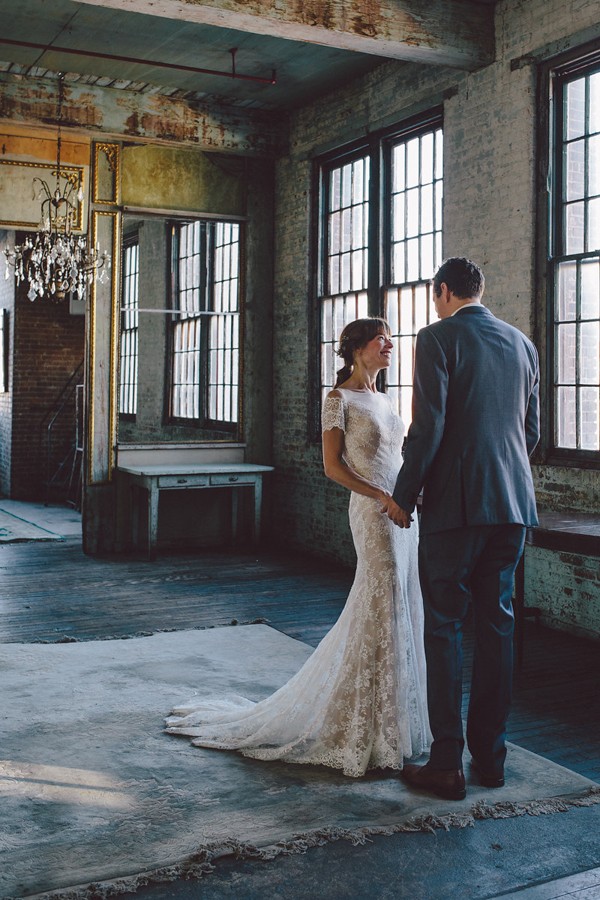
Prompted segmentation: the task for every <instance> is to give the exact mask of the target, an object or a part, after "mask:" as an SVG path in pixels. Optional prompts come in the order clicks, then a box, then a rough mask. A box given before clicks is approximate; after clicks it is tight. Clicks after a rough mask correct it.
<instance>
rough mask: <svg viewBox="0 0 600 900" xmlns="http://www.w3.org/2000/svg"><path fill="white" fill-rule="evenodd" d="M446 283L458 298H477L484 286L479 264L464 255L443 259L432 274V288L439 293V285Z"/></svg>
mask: <svg viewBox="0 0 600 900" xmlns="http://www.w3.org/2000/svg"><path fill="white" fill-rule="evenodd" d="M443 283H445V284H447V285H448V290H450V291H452V293H453V294H454V295H455V296H456V297H458V298H459V299H460V300H468V299H469V298H471V297H476V298H479V297H481V295H482V294H483V289H484V287H485V277H484V274H483V272H482V271H481V269H480V268H479V266H477V265H475V263H474V262H472V260H470V259H466V257H464V256H451V257H449V259H445V260H444V262H443V263H442V265H441V266H440V267H439V269H438V270H437V272H436V273H435V275H434V276H433V290H434V292H435V295H436V296H439V294H440V285H441V284H443Z"/></svg>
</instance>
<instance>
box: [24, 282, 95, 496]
mask: <svg viewBox="0 0 600 900" xmlns="http://www.w3.org/2000/svg"><path fill="white" fill-rule="evenodd" d="M23 288H24V286H23V285H21V286H20V288H19V290H18V292H17V301H16V305H15V316H14V318H15V325H14V344H13V347H14V349H13V366H14V376H13V411H12V412H13V415H12V478H11V490H10V496H11V497H13V498H14V499H17V500H44V499H45V497H46V492H45V485H44V482H45V479H46V447H47V443H46V435H47V428H46V425H47V422H48V418H47V414H48V412H49V410H51V409H52V408H53V407H54V404H55V402H56V400H57V398H58V397H59V395H60V393H61V391H62V389H63V387H64V386H65V384H66V383H67V381H68V379H69V377H70V376H71V374H72V373H73V372H74V370H75V369H76V368H77V366H78V365H79V363H80V362H81V361H82V359H83V353H84V339H85V337H84V316H75V315H70V313H69V302H68V300H64V301H62V302H56V303H54V302H51V301H47V300H35V301H34V302H31V301H30V300H28V299H27V296H26V292H27V289H26V288H25V289H23ZM73 426H74V404H71V405H69V406H68V407H67V408H66V409H65V411H64V414H63V415H61V416H60V417H59V419H57V423H56V427H55V428H54V429H53V436H52V443H51V467H50V471H51V473H52V472H53V471H54V469H55V468H56V466H57V465H58V463H59V462H60V460H61V459H63V458H64V456H65V453H66V452H67V450H68V447H69V445H70V442H71V438H72V433H73Z"/></svg>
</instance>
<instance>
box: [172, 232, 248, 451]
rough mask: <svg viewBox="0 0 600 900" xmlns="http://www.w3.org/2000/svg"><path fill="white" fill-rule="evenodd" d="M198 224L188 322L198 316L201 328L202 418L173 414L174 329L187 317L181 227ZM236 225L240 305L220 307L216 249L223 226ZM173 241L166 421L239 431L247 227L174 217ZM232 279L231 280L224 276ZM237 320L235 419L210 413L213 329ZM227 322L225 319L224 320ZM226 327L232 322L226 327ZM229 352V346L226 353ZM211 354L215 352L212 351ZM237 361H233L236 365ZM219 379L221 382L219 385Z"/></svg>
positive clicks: (232, 407)
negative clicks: (182, 308)
mask: <svg viewBox="0 0 600 900" xmlns="http://www.w3.org/2000/svg"><path fill="white" fill-rule="evenodd" d="M194 224H197V225H198V227H199V231H200V235H201V237H200V245H199V254H198V255H199V257H200V259H199V283H198V285H197V291H198V298H199V299H198V306H197V310H195V311H196V312H197V316H192V315H190V316H186V317H185V318H186V320H187V321H190V320H197V327H198V329H199V348H198V373H199V378H198V382H197V384H196V387H197V398H196V400H197V403H198V416H197V417H192V416H181V415H176V414H174V412H173V389H174V375H173V372H174V354H175V330H176V327H177V324H178V323H181V321H182V319H181V316H180V314H179V296H180V286H179V246H180V238H181V230H182V228H183V227H186V226H190V225H194ZM219 225H221V226H224V227H227V226H232V227H234V228H236V229H237V242H235V243H236V244H237V274H236V277H235V279H229V280H230V281H235V282H236V285H237V290H236V308H235V309H231V308H230V309H225V310H224V309H216V308H215V297H216V285H217V284H218V282H219V279H218V278H217V276H216V265H217V262H216V260H217V252H216V240H217V238H216V234H217V229H218V226H219ZM167 229H168V239H169V241H170V254H169V258H170V279H169V305H170V308H171V310H173V313H172V314H171V316H170V317H169V331H168V354H167V359H168V365H167V379H166V397H165V407H166V415H165V418H166V421H167V423H168V424H171V425H183V426H185V427H191V428H204V429H207V428H208V429H215V430H218V431H225V432H231V433H232V434H235V433H236V432H237V430H238V429H239V427H240V424H241V405H242V369H243V366H242V305H243V295H244V289H243V272H244V264H243V258H244V257H243V254H244V229H243V223H242V222H240V221H239V220H235V219H226V220H225V219H223V220H221V219H215V218H200V217H194V218H190V219H172V220H169V222H168V223H167ZM224 280H225V281H227V280H228V279H224ZM232 317H233V318H235V320H236V322H237V324H235V325H232V326H231V329H230V336H231V337H232V341H233V340H235V343H233V344H232V346H231V347H230V348H229V349H230V350H231V351H232V354H233V355H235V358H236V363H235V366H234V368H236V371H237V381H235V382H233V381H230V382H229V389H230V391H232V392H233V393H235V403H233V402H230V403H229V410H230V412H231V411H233V410H235V417H234V418H232V419H221V418H218V417H217V418H215V417H212V416H211V415H210V410H211V399H210V392H211V388H214V387H215V383H214V381H213V380H211V365H212V359H213V357H214V355H215V352H216V350H217V349H218V348H215V347H214V346H213V341H212V338H211V332H212V331H213V326H214V325H215V324H216V326H217V331H220V330H221V329H220V328H219V324H220V323H219V320H226V321H227V322H230V321H231V319H232ZM221 324H222V323H221ZM225 327H227V326H225ZM225 352H227V350H226V351H225ZM211 354H212V355H211ZM231 364H233V363H231ZM219 385H220V382H219V383H218V384H217V385H216V386H217V387H219Z"/></svg>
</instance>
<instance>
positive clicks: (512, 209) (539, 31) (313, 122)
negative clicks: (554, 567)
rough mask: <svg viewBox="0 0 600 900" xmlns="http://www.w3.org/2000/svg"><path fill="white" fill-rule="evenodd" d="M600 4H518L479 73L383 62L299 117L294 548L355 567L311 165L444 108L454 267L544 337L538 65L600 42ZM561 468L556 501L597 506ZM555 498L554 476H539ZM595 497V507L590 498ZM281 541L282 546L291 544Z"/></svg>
mask: <svg viewBox="0 0 600 900" xmlns="http://www.w3.org/2000/svg"><path fill="white" fill-rule="evenodd" d="M597 18H598V17H597V4H596V3H595V2H577V3H570V4H564V3H561V2H558V0H556V2H555V0H552V2H546V0H527V2H522V0H506V2H499V3H498V5H497V12H496V61H495V62H494V63H493V64H492V65H491V66H488V67H487V68H485V69H483V70H481V71H479V72H475V73H471V74H469V73H462V72H457V71H455V70H450V69H439V68H432V67H427V66H417V65H413V64H407V63H394V62H390V63H385V64H384V65H382V66H381V67H379V68H378V69H376V70H375V71H374V72H371V73H369V74H368V75H366V76H365V77H362V78H360V79H358V80H356V81H354V82H353V83H351V84H349V85H347V86H345V87H344V88H342V89H340V90H337V91H335V92H333V93H332V94H330V95H328V96H326V97H324V98H321V99H320V100H319V101H317V102H315V103H313V104H311V105H310V106H309V107H306V108H304V109H301V110H298V111H296V112H295V113H294V114H293V116H292V120H291V131H290V143H289V147H290V152H289V155H288V156H287V157H286V158H285V159H282V160H280V161H279V163H278V168H277V183H276V209H277V210H278V214H277V221H276V228H275V234H276V246H275V250H276V270H275V307H274V308H275V321H274V328H275V342H274V392H275V393H274V463H275V466H276V478H275V502H274V515H273V535H274V539H275V540H279V541H281V542H283V543H285V544H286V545H289V546H296V547H299V548H303V549H306V550H309V551H311V552H314V553H318V554H320V555H324V556H327V557H331V558H335V559H338V560H344V561H347V562H352V560H353V549H352V543H351V539H350V535H349V529H348V523H347V503H348V495H347V492H345V491H343V490H342V489H340V488H337V487H336V486H335V485H333V484H331V483H329V482H328V481H327V480H326V479H325V477H324V475H323V474H322V468H321V458H320V448H319V446H318V445H315V444H312V443H311V442H310V441H309V439H308V429H307V422H308V415H309V409H308V396H309V390H308V385H309V382H310V379H311V377H313V373H311V372H309V359H310V358H311V356H312V355H313V351H314V347H313V345H312V344H313V337H312V335H311V334H310V316H309V309H310V303H311V297H310V279H309V275H310V272H309V261H308V259H309V222H310V179H311V157H312V156H314V155H317V154H319V153H322V152H324V151H326V150H328V149H331V148H333V147H336V146H341V145H343V144H344V143H347V142H349V141H351V140H354V139H357V138H359V137H361V136H362V135H364V134H365V133H368V132H369V131H373V130H376V129H379V128H381V127H384V126H386V125H389V124H392V123H396V122H397V123H400V122H402V121H403V120H405V119H407V118H409V117H410V116H412V115H414V114H416V113H418V112H421V111H426V110H427V109H430V108H432V107H434V106H437V105H440V104H443V107H444V145H445V167H444V190H445V200H444V204H445V205H444V215H445V225H444V255H445V256H450V255H467V256H471V257H472V258H473V259H475V260H476V261H477V262H479V263H480V264H481V265H482V266H483V268H484V270H485V273H486V279H487V289H486V297H485V302H486V303H487V305H488V306H489V307H490V308H491V309H492V311H493V312H494V313H495V314H497V315H499V316H500V317H502V318H504V319H506V320H507V321H509V322H511V323H513V324H515V325H516V326H518V327H519V328H521V329H522V330H523V331H525V332H526V333H527V334H528V335H530V336H533V335H534V325H535V300H534V296H535V204H536V198H535V184H534V179H535V128H536V109H535V67H534V66H533V65H531V64H530V63H528V62H527V61H526V60H521V61H520V62H519V63H518V64H516V65H514V66H512V67H511V60H513V59H516V58H521V57H524V56H527V55H529V54H533V53H537V54H538V58H544V57H546V58H550V57H551V56H552V55H555V54H556V53H558V52H560V51H562V50H565V49H568V48H569V47H571V46H577V45H578V44H580V43H583V42H584V41H585V40H589V39H590V37H591V36H592V34H593V33H596V34H597V32H598V22H597ZM581 477H582V472H581V471H579V470H577V469H569V470H567V469H563V470H561V472H560V475H559V478H558V480H557V482H556V484H558V485H559V487H558V488H557V493H556V497H555V500H556V502H560V503H562V504H565V505H566V506H568V507H569V508H588V507H587V505H586V504H588V502H590V501H589V500H588V499H587V498H589V497H590V495H591V496H595V497H597V495H598V489H599V488H598V486H599V480H598V473H596V472H586V473H585V478H586V492H584V491H582V490H581V489H580V483H581V482H580V479H581ZM538 482H539V483H540V485H541V483H542V482H544V484H545V493H544V497H547V496H548V494H549V493H551V492H552V488H551V485H552V475H551V474H548V473H547V472H546V473H544V474H540V475H539V477H538ZM584 493H586V498H584V496H583V494H584ZM282 536H283V537H282Z"/></svg>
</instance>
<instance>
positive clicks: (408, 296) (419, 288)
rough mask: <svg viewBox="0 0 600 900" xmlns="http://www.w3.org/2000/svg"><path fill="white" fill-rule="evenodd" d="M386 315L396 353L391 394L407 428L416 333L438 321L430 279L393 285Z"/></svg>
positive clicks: (389, 380)
mask: <svg viewBox="0 0 600 900" xmlns="http://www.w3.org/2000/svg"><path fill="white" fill-rule="evenodd" d="M385 306H386V318H387V321H388V323H389V326H390V330H391V333H392V338H393V340H394V344H395V347H396V352H395V353H394V354H393V356H392V363H391V365H390V367H389V369H388V371H387V383H388V393H389V394H390V396H391V397H392V398H393V399H394V400H395V401H396V403H397V407H398V412H399V413H400V415H401V417H402V419H403V421H404V424H405V426H406V428H408V426H409V424H410V422H411V419H412V409H411V406H412V384H413V367H414V354H415V343H416V338H417V333H418V332H419V331H420V329H421V328H424V327H425V325H429V323H430V322H432V321H435V318H436V313H435V307H434V305H433V289H432V287H431V283H430V282H429V281H426V282H421V283H420V284H412V285H406V286H405V287H390V288H388V289H387V290H386V293H385Z"/></svg>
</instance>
